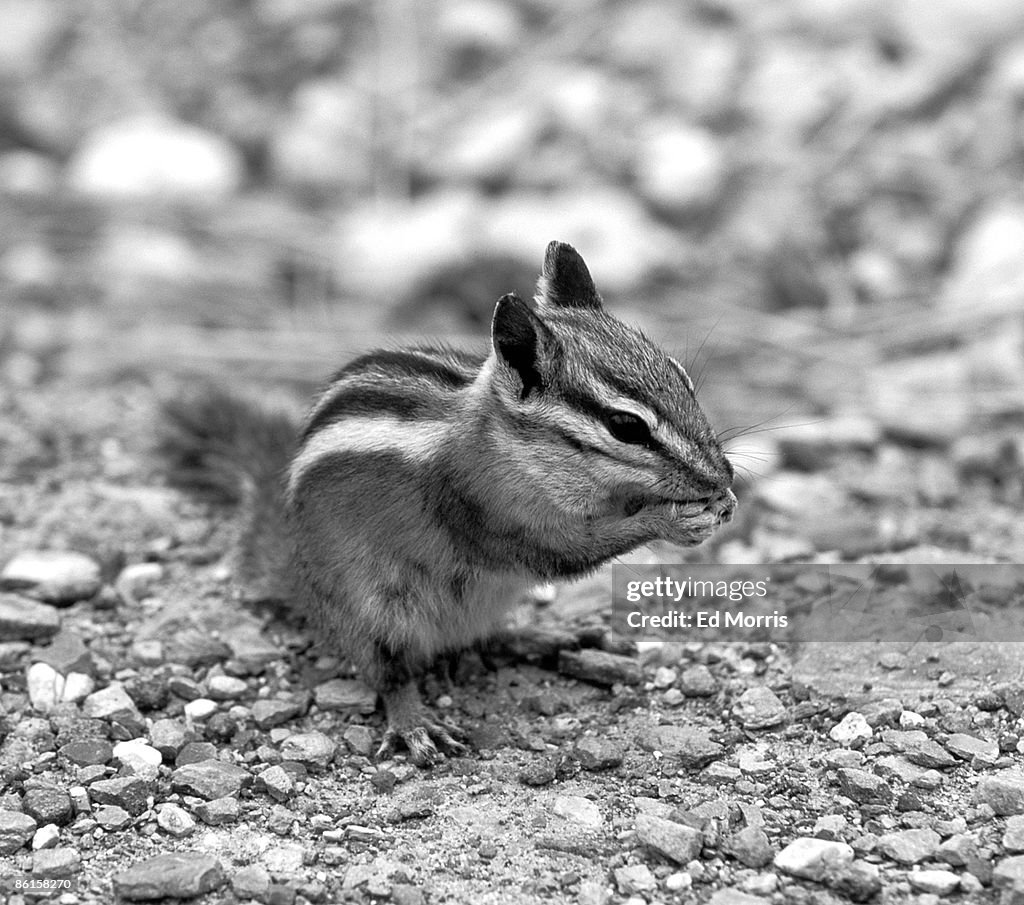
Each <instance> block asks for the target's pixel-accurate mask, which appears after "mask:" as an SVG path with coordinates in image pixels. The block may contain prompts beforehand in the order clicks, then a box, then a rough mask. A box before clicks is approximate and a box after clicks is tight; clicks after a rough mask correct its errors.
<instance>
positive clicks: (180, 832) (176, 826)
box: [156, 804, 196, 839]
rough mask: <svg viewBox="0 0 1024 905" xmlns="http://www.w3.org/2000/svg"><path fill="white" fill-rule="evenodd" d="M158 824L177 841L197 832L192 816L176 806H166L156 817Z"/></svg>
mask: <svg viewBox="0 0 1024 905" xmlns="http://www.w3.org/2000/svg"><path fill="white" fill-rule="evenodd" d="M156 822H157V825H158V826H159V827H160V829H162V830H163V831H164V832H165V833H167V834H169V835H171V836H174V837H175V838H176V839H181V838H183V837H185V836H191V835H192V834H193V833H194V832H195V831H196V822H195V820H194V819H193V818H192V815H190V814H189V813H188V811H186V810H185V809H184V808H182V807H179V806H178V805H176V804H165V805H164V806H163V807H162V808H161V809H160V812H159V813H158V814H157V815H156Z"/></svg>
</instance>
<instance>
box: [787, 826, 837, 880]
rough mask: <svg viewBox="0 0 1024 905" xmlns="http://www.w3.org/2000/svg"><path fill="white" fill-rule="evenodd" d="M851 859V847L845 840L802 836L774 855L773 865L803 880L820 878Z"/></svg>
mask: <svg viewBox="0 0 1024 905" xmlns="http://www.w3.org/2000/svg"><path fill="white" fill-rule="evenodd" d="M851 861H853V849H852V848H851V847H850V846H849V845H847V844H846V843H845V842H830V841H828V840H827V839H813V838H811V837H809V836H802V837H800V838H799V839H795V840H794V841H793V842H791V843H790V844H789V845H787V846H786V847H785V848H784V849H783V850H782V851H781V852H779V853H778V854H777V855H776V856H775V867H776V868H777V869H778V870H781V871H782V872H783V873H787V874H792V875H793V876H794V877H803V878H804V879H805V880H820V879H821V878H822V877H824V876H825V875H826V874H827V873H828V872H829V870H830V869H832V868H835V867H841V866H843V865H845V864H849V863H850V862H851Z"/></svg>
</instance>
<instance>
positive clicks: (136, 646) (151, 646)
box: [131, 638, 165, 666]
mask: <svg viewBox="0 0 1024 905" xmlns="http://www.w3.org/2000/svg"><path fill="white" fill-rule="evenodd" d="M131 658H132V660H133V661H134V662H136V663H137V664H139V666H161V665H163V662H164V659H165V657H164V645H163V642H162V641H157V640H156V639H155V638H150V639H145V640H142V641H135V642H133V643H132V646H131Z"/></svg>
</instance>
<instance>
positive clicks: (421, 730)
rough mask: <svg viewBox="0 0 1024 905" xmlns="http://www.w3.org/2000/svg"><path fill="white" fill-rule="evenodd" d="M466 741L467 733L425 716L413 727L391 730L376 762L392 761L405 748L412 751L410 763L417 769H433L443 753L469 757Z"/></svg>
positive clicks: (385, 736)
mask: <svg viewBox="0 0 1024 905" xmlns="http://www.w3.org/2000/svg"><path fill="white" fill-rule="evenodd" d="M465 741H466V735H465V733H464V732H463V731H462V730H461V729H459V728H458V727H457V726H453V725H451V724H450V723H445V722H443V721H442V720H435V719H432V718H431V717H430V716H429V715H428V714H426V713H423V714H422V715H421V717H420V718H419V719H418V720H415V721H414V722H413V723H412V724H406V725H402V726H395V725H391V726H388V728H387V731H386V732H385V733H384V741H383V742H381V745H380V748H378V749H377V760H383V759H385V758H388V757H391V756H392V755H394V754H397V753H399V751H401V749H402V748H403V747H404V748H406V749H408V751H409V760H411V761H412V762H413V763H414V764H416V766H417V767H432V766H433V765H434V764H436V763H437V762H438V761H439V760H441V755H442V753H443V754H445V755H447V756H448V757H461V756H462V755H465V754H468V753H469V749H468V748H467V747H466V745H465V744H463V743H464V742H465Z"/></svg>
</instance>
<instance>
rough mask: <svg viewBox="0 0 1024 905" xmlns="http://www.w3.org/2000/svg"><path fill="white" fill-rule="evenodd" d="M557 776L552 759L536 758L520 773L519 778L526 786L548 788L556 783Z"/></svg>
mask: <svg viewBox="0 0 1024 905" xmlns="http://www.w3.org/2000/svg"><path fill="white" fill-rule="evenodd" d="M557 775H558V773H557V771H556V769H555V764H554V763H553V762H552V761H551V760H550V759H548V758H534V759H532V760H530V761H529V762H528V763H527V764H526V766H524V767H523V768H522V769H521V770H520V771H519V773H518V775H517V778H518V780H519V781H520V782H521V783H522V784H523V785H524V786H546V785H548V784H549V783H552V782H554V781H555V777H556V776H557Z"/></svg>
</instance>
